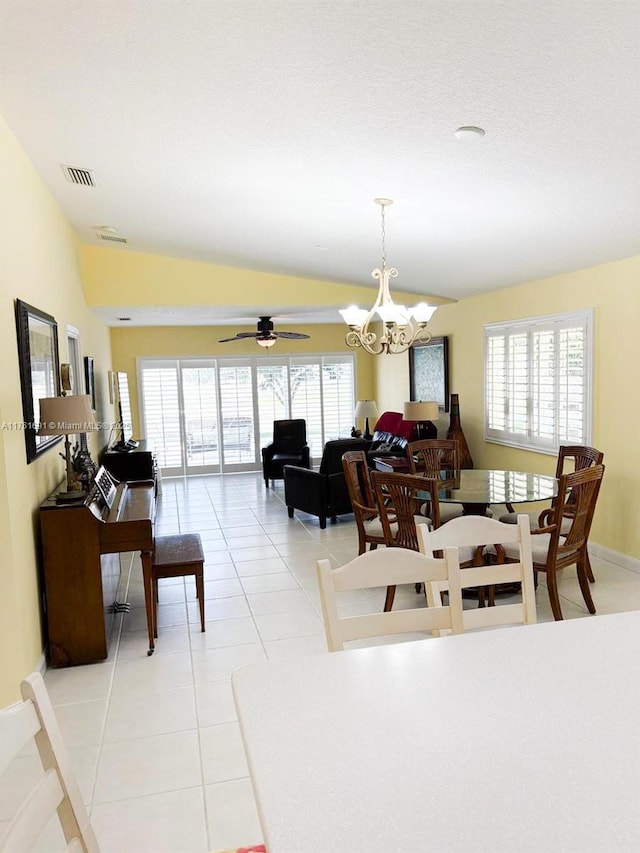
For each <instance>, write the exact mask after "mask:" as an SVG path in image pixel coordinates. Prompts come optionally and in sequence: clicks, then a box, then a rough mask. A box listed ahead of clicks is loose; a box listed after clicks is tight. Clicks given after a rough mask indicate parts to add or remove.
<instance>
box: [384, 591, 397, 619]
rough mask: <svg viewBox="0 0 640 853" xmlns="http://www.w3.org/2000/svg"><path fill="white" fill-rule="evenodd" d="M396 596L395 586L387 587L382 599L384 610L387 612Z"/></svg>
mask: <svg viewBox="0 0 640 853" xmlns="http://www.w3.org/2000/svg"><path fill="white" fill-rule="evenodd" d="M395 597H396V588H395V586H388V587H387V596H386V598H385V600H384V612H385V613H388V612H389V611H390V610H391V608H392V607H393V599H394V598H395Z"/></svg>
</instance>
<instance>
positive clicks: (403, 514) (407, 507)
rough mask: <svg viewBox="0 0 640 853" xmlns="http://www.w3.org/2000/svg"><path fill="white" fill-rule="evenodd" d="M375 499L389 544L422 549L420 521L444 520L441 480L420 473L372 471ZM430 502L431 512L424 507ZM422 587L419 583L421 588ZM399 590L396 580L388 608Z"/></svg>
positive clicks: (388, 596) (391, 585)
mask: <svg viewBox="0 0 640 853" xmlns="http://www.w3.org/2000/svg"><path fill="white" fill-rule="evenodd" d="M371 479H372V481H373V491H374V496H375V503H376V506H377V507H378V512H379V514H380V521H381V523H382V533H383V537H384V544H385V545H386V547H387V548H408V549H409V550H411V551H418V550H419V549H418V537H417V533H416V525H417V524H425V523H428V524H430V525H434V524H435V525H436V526H438V525H439V524H440V507H439V503H438V484H437V483H436V481H435V480H428V479H427V478H426V477H422V476H419V475H416V474H392V473H387V472H386V471H372V472H371ZM427 503H428V504H429V506H430V512H431V516H430V517H427V516H425V515H422V514H421V512H420V510H421V508H422V507H423V506H425V504H427ZM419 589H420V587H416V592H418V591H419ZM395 594H396V586H395V584H390V585H389V586H388V587H387V595H386V598H385V602H384V609H385V611H388V610H391V608H392V607H393V602H394V599H395Z"/></svg>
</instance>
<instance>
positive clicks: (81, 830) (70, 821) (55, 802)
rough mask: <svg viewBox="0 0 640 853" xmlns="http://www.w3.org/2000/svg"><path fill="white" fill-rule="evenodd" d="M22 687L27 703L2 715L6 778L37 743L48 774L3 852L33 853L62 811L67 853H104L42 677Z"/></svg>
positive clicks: (1, 761) (0, 762)
mask: <svg viewBox="0 0 640 853" xmlns="http://www.w3.org/2000/svg"><path fill="white" fill-rule="evenodd" d="M20 687H21V692H22V696H23V700H24V701H22V702H17V703H16V704H15V705H11V706H10V707H9V708H5V709H4V710H2V711H0V744H1V751H0V774H1V773H4V771H5V770H6V769H7V767H8V766H9V764H10V763H11V762H12V761H13V759H14V758H15V757H16V756H17V755H18V754H19V753H20V752H21V751H22V750H23V748H24V747H25V746H26V745H27V744H28V743H30V741H31V740H32V739H35V742H36V747H37V749H38V753H39V755H40V760H41V762H42V766H43V768H44V771H45V772H44V775H43V776H42V777H41V778H40V779H39V781H38V783H37V784H36V785H35V787H34V788H33V789H32V790H31V791H30V793H29V795H28V796H27V798H26V799H25V800H24V802H23V803H22V805H21V806H20V808H19V809H18V811H17V812H16V814H15V816H14V818H13V820H11V822H10V823H9V826H8V827H7V829H6V831H5V833H4V836H3V837H2V841H1V842H0V850H1V851H2V853H25V851H28V850H31V849H32V848H33V847H34V846H35V844H36V842H37V840H38V838H39V837H40V834H41V833H42V831H43V830H44V828H45V826H46V825H47V823H48V822H49V820H50V819H51V817H53V815H54V814H55V813H56V811H57V812H58V817H59V819H60V824H61V826H62V831H63V833H64V837H65V839H66V842H67V847H66V849H67V850H68V851H70V853H81V852H82V851H84V853H98V851H99V848H98V841H97V839H96V836H95V834H94V832H93V829H92V827H91V821H90V820H89V813H88V812H87V810H86V808H85V805H84V803H83V801H82V796H81V794H80V789H79V788H78V784H77V782H76V780H75V777H74V775H73V772H72V770H71V761H70V759H69V756H68V754H67V750H66V748H65V745H64V742H63V740H62V735H61V734H60V729H59V728H58V723H57V721H56V718H55V714H54V712H53V708H52V706H51V701H50V699H49V695H48V693H47V690H46V688H45V686H44V681H43V680H42V676H41V675H40V673H38V672H32V673H31V675H29V676H27V678H25V679H24V681H23V682H22V684H21V685H20Z"/></svg>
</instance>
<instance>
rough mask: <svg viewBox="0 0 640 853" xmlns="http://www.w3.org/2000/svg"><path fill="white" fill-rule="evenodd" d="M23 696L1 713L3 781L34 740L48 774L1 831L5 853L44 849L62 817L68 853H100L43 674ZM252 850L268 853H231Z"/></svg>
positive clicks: (26, 683)
mask: <svg viewBox="0 0 640 853" xmlns="http://www.w3.org/2000/svg"><path fill="white" fill-rule="evenodd" d="M20 692H21V694H22V698H23V701H21V702H16V703H15V704H13V705H10V706H9V707H8V708H4V709H2V710H0V776H3V775H4V773H5V771H6V770H7V768H8V767H9V765H10V764H11V762H12V761H13V759H14V758H16V757H17V756H18V755H19V754H20V753H21V752H22V751H23V749H24V748H25V747H27V746H29V745H30V744H31V742H32V741H33V740H35V746H36V749H37V752H38V755H39V757H40V761H41V763H42V767H43V770H44V774H43V775H41V776H40V777H39V778H38V779H36V780H35V782H34V785H33V787H32V789H31V790H30V791H29V793H28V794H27V796H26V798H25V799H24V800H23V802H22V803H21V804H20V805H19V807H18V808H17V810H16V812H15V814H14V815H13V817H12V818H11V819H10V820H9V823H8V825H7V826H6V828H5V827H3V828H2V829H0V853H29V851H31V850H33V849H34V848H36V846H37V845H38V849H40V846H39V839H40V835H41V834H42V832H43V830H44V829H45V827H46V826H47V824H48V823H49V821H50V820H51V819H52V818H53V817H54V816H55V815H56V812H57V816H58V820H59V822H60V825H61V827H62V832H63V834H64V840H65V842H66V845H65V846H64V848H63V849H64V850H66V851H67V853H100V848H99V846H98V840H97V838H96V835H95V832H94V830H93V827H92V826H91V821H90V819H89V813H88V811H87V809H86V807H85V805H84V802H83V800H82V795H81V793H80V789H79V787H78V783H77V782H76V779H75V776H74V774H73V770H72V767H71V759H70V758H69V755H68V753H67V750H66V747H65V745H64V741H63V739H62V734H61V733H60V728H59V727H58V722H57V720H56V716H55V713H54V710H53V706H52V705H51V700H50V698H49V694H48V693H47V688H46V686H45V683H44V680H43V678H42V676H41V675H40V673H39V672H32V673H31V675H28V676H27V677H26V678H25V679H24V680H23V681H22V683H21V684H20ZM3 830H4V831H3ZM47 849H49V848H47ZM251 851H253V852H254V853H266V849H265V847H264V846H263V845H258V846H256V847H246V848H239V849H237V848H234V850H233V851H232V850H229V851H227V852H226V853H251Z"/></svg>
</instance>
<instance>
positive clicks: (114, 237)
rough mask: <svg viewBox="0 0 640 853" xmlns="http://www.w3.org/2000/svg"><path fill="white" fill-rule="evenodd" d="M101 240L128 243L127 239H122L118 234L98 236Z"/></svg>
mask: <svg viewBox="0 0 640 853" xmlns="http://www.w3.org/2000/svg"><path fill="white" fill-rule="evenodd" d="M97 236H98V239H99V240H108V241H109V242H110V243H126V242H127V238H126V237H120V236H119V235H118V234H100V232H98V234H97Z"/></svg>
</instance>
